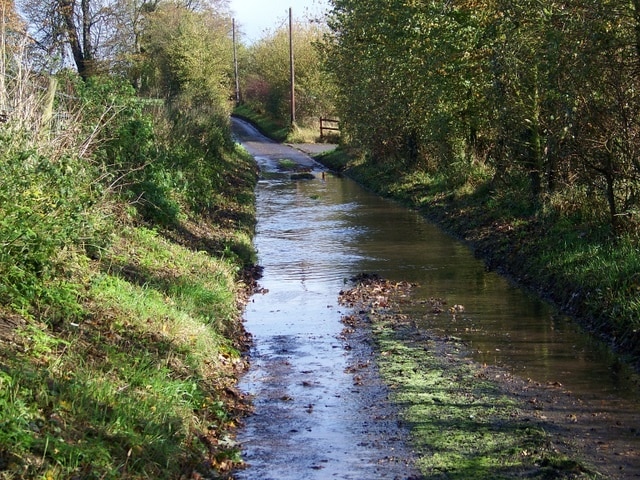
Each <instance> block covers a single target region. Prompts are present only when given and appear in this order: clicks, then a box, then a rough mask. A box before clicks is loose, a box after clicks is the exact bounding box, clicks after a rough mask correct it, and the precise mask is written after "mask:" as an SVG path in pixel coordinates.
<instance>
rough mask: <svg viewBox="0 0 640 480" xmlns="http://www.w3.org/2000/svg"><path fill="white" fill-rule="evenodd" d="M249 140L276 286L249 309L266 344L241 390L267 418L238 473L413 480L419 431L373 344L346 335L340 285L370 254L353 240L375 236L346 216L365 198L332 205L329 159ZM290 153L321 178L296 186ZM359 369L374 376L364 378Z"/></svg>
mask: <svg viewBox="0 0 640 480" xmlns="http://www.w3.org/2000/svg"><path fill="white" fill-rule="evenodd" d="M238 128H239V127H236V129H238ZM243 128H249V127H247V126H244V127H243ZM250 135H251V136H250V137H249V138H255V132H250ZM242 138H246V137H241V139H242ZM263 141H266V140H263ZM243 144H244V145H245V147H246V148H247V149H248V150H249V151H250V153H252V154H253V155H255V156H256V160H257V161H258V163H259V165H260V168H261V170H262V177H263V178H262V179H261V180H260V181H259V184H258V187H257V191H256V195H257V217H258V225H257V233H256V237H255V246H256V248H257V250H258V255H259V262H260V265H261V266H262V267H263V268H264V275H263V277H262V279H261V280H260V287H261V288H264V289H265V290H268V291H266V293H262V294H256V295H254V296H253V298H252V301H251V302H250V303H249V304H248V305H247V308H246V311H245V320H246V328H247V330H248V331H249V332H250V333H251V334H252V336H253V340H254V346H253V348H252V350H251V352H250V355H251V369H250V371H249V372H248V373H247V374H246V375H245V377H244V378H243V380H242V382H241V384H240V388H241V389H242V390H243V391H246V392H248V393H249V394H251V395H252V396H253V404H254V408H255V414H254V415H253V416H251V417H250V418H248V419H246V426H245V428H243V429H242V430H241V431H240V432H239V435H238V440H239V442H240V443H241V444H242V447H243V457H244V459H245V461H246V462H247V463H248V464H249V466H248V468H247V469H245V470H243V471H240V472H238V473H237V475H236V477H237V478H239V479H261V480H267V479H277V480H287V479H291V480H299V479H302V478H304V479H309V480H313V479H345V480H347V479H353V480H360V479H363V478H367V479H370V480H376V479H396V478H397V479H407V478H410V477H411V476H412V473H413V470H412V468H411V466H410V465H409V464H408V461H409V459H410V458H411V453H410V452H409V451H408V450H407V448H406V445H405V444H404V439H405V438H406V437H407V432H406V431H403V430H402V429H401V428H400V427H399V426H398V422H397V417H396V415H395V411H394V410H393V408H392V406H391V405H390V403H389V401H388V398H387V391H386V389H385V388H384V387H383V386H382V385H381V383H380V382H379V380H378V379H377V378H376V374H375V369H374V368H373V366H372V365H366V362H367V360H368V359H369V358H371V352H370V351H369V350H368V348H369V347H368V345H366V344H361V345H358V347H357V348H353V349H351V348H346V347H347V346H346V345H345V343H344V341H342V340H341V339H340V332H341V330H342V328H343V325H342V324H341V323H340V318H341V314H340V311H339V307H338V304H337V299H338V292H339V291H340V290H341V289H342V288H343V286H344V280H345V279H346V278H348V277H349V276H350V275H352V272H353V271H355V269H357V267H355V265H357V263H358V262H359V261H361V260H362V259H361V255H360V253H358V251H357V249H356V248H349V247H348V246H346V245H345V244H344V242H345V240H347V239H348V238H349V237H352V236H359V235H361V234H362V233H364V232H363V231H360V230H361V229H359V228H357V227H355V226H353V225H351V224H350V223H349V222H348V221H346V220H345V219H346V218H348V217H349V216H350V213H349V211H350V210H351V209H352V208H353V204H350V203H341V202H334V201H333V200H330V201H327V198H328V197H329V196H328V195H327V192H328V191H330V190H331V189H332V188H333V187H332V185H331V183H332V182H333V181H334V180H333V179H331V180H325V181H323V179H322V174H321V172H320V170H319V165H317V164H316V163H315V162H312V161H310V159H309V158H308V157H307V156H304V155H301V154H300V153H299V152H298V151H296V150H294V149H291V148H288V147H283V146H279V145H274V144H271V143H266V144H264V145H263V144H262V143H260V142H255V140H252V141H247V140H243ZM256 144H257V147H256V146H255V145H256ZM282 159H287V160H294V161H296V162H297V163H299V164H302V165H304V166H306V167H309V168H313V169H315V172H314V174H315V176H316V179H315V180H305V181H298V182H296V181H292V180H291V179H290V173H279V168H278V166H279V162H280V160H282ZM354 244H355V242H354ZM355 370H358V374H359V375H360V377H362V376H364V375H367V376H369V377H370V378H369V379H368V381H366V382H363V381H356V380H355V377H354V374H353V372H354V371H355Z"/></svg>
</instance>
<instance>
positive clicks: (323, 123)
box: [320, 117, 340, 138]
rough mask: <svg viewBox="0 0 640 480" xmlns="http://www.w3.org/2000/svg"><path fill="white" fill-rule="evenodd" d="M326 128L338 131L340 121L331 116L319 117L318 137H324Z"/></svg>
mask: <svg viewBox="0 0 640 480" xmlns="http://www.w3.org/2000/svg"><path fill="white" fill-rule="evenodd" d="M326 130H333V131H337V132H339V131H340V121H339V120H334V119H331V118H322V117H320V138H324V132H325V131H326Z"/></svg>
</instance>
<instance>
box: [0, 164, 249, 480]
mask: <svg viewBox="0 0 640 480" xmlns="http://www.w3.org/2000/svg"><path fill="white" fill-rule="evenodd" d="M230 155H232V156H233V157H234V158H233V161H234V165H235V167H236V169H237V170H243V172H244V173H243V174H242V175H239V174H238V175H235V176H234V177H233V181H230V182H228V183H227V184H226V187H225V189H224V191H222V192H218V193H219V195H218V198H217V202H218V204H217V206H216V208H215V209H214V210H215V213H214V214H212V215H210V216H208V217H197V218H195V217H194V218H191V219H189V218H187V216H183V218H182V219H181V220H180V222H179V223H178V224H173V225H172V226H171V228H167V229H165V230H162V229H160V230H158V229H151V228H149V227H147V226H145V225H144V224H143V223H141V222H140V220H141V218H140V217H139V215H138V214H137V213H136V212H135V211H134V210H133V209H131V208H129V207H126V206H123V205H122V206H120V207H119V214H118V215H117V220H116V221H117V223H118V227H117V228H116V229H115V230H114V233H113V237H112V238H111V239H110V241H109V242H108V245H107V246H106V247H105V248H104V249H102V250H101V251H100V253H99V255H92V256H91V257H89V256H87V254H86V253H85V252H84V251H82V250H69V251H66V252H64V251H63V252H62V254H64V256H65V258H64V265H65V272H66V283H67V284H68V285H70V287H69V288H68V290H69V291H72V292H74V293H75V298H74V301H75V302H76V305H77V306H78V312H77V314H76V315H74V316H55V317H51V316H48V315H47V312H46V308H44V307H43V308H44V309H40V310H39V311H38V315H33V314H31V313H29V312H27V311H16V310H15V309H11V308H9V307H8V306H4V307H2V308H0V346H1V347H2V348H1V351H0V479H3V480H9V479H17V478H22V479H35V478H38V479H47V480H52V479H69V478H83V479H143V478H145V479H146V478H157V479H177V478H202V476H206V477H207V478H226V476H227V475H228V472H229V471H230V470H231V468H233V466H235V465H237V463H238V462H239V461H240V456H239V451H238V448H237V447H236V446H235V444H234V443H233V440H232V435H231V430H232V429H233V428H234V427H235V422H236V418H237V415H239V414H241V413H242V412H243V411H244V409H245V407H246V404H245V402H244V401H243V398H242V395H241V394H240V393H239V392H237V391H236V390H235V387H234V385H235V383H236V379H237V375H238V373H239V372H240V371H241V370H243V369H244V366H245V364H244V360H243V359H242V357H241V351H242V349H243V348H244V346H245V342H246V338H245V332H244V329H243V326H242V319H241V310H242V306H243V304H244V300H245V298H246V295H247V293H248V291H247V283H248V282H250V277H246V276H245V275H244V272H245V269H246V268H247V267H248V266H250V265H251V260H252V258H254V255H255V253H254V252H253V250H252V247H251V238H250V236H251V232H252V231H253V224H254V215H253V213H252V212H253V202H252V201H248V199H251V198H252V197H253V193H252V192H253V188H254V186H255V180H256V176H255V172H254V170H255V166H254V165H253V160H252V159H251V158H250V157H248V156H246V155H244V154H242V152H240V151H238V152H237V153H236V154H230ZM252 172H253V173H252ZM116 210H117V209H116ZM71 287H72V288H71ZM199 476H200V477H199Z"/></svg>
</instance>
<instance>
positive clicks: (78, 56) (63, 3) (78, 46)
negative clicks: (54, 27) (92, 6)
mask: <svg viewBox="0 0 640 480" xmlns="http://www.w3.org/2000/svg"><path fill="white" fill-rule="evenodd" d="M58 6H59V8H60V15H62V18H63V20H64V26H65V29H66V33H67V38H68V39H69V47H70V48H71V53H72V55H73V61H74V62H75V64H76V68H77V69H78V74H79V75H80V77H81V78H82V79H83V80H86V79H87V78H89V77H90V76H91V72H90V69H89V65H88V63H87V57H86V54H87V53H86V51H85V48H83V47H86V45H87V44H88V43H89V42H90V39H89V38H83V41H82V43H81V42H80V37H79V35H78V28H77V26H76V23H75V18H74V17H75V1H74V0H58ZM85 9H86V13H87V14H88V10H89V0H82V13H83V34H84V33H85V32H84V29H85V28H86V29H87V31H90V26H89V25H86V26H85V24H86V23H87V22H88V21H89V19H88V18H86V17H85V15H84V14H85Z"/></svg>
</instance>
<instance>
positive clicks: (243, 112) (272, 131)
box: [233, 105, 291, 142]
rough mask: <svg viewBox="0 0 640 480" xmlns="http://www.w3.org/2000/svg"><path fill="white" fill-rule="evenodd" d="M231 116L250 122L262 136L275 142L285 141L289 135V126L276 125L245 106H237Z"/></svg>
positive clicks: (268, 117)
mask: <svg viewBox="0 0 640 480" xmlns="http://www.w3.org/2000/svg"><path fill="white" fill-rule="evenodd" d="M233 114H234V115H235V116H237V117H239V118H243V119H245V120H248V121H250V122H251V123H253V124H254V125H255V126H256V127H257V128H258V130H260V132H261V133H262V134H264V135H266V136H267V137H269V138H271V139H273V140H275V141H276V142H284V141H286V140H287V137H288V136H289V133H290V132H291V126H290V125H288V124H287V125H284V124H281V123H278V122H276V121H275V120H273V119H272V118H271V117H270V116H268V115H266V114H260V113H257V112H256V111H255V110H253V109H251V108H249V107H248V106H247V105H238V106H237V107H236V108H235V109H234V110H233Z"/></svg>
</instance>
